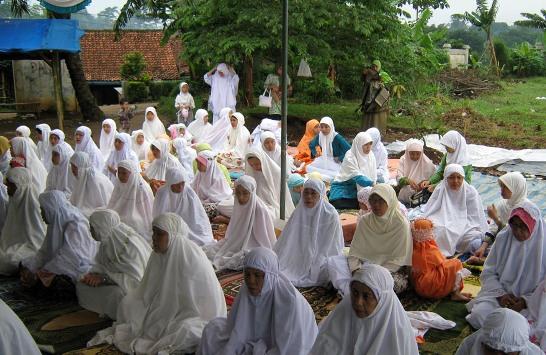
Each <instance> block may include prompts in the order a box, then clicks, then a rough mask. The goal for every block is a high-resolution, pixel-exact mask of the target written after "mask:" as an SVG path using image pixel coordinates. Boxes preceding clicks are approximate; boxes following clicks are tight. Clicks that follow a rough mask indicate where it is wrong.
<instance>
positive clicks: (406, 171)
mask: <svg viewBox="0 0 546 355" xmlns="http://www.w3.org/2000/svg"><path fill="white" fill-rule="evenodd" d="M411 152H420V153H421V156H420V157H419V160H417V161H413V160H411V157H410V153H411ZM435 170H436V167H435V166H434V163H433V162H432V161H431V160H430V159H429V158H428V157H427V156H426V155H425V152H424V151H423V142H421V141H419V140H417V139H414V140H409V141H408V143H406V151H405V152H404V155H403V156H402V157H401V158H400V164H399V165H398V170H397V173H396V179H397V180H398V182H400V179H401V178H407V179H411V180H413V181H414V182H415V183H416V184H420V183H421V182H423V181H425V180H428V178H429V177H430V176H431V175H432V174H434V171H435ZM416 192H417V191H415V190H413V188H412V187H411V186H410V185H409V184H408V185H406V186H404V187H402V188H401V189H400V192H399V193H398V199H399V200H400V201H402V202H405V203H409V202H410V199H411V196H412V195H413V194H414V193H416Z"/></svg>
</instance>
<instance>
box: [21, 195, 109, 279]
mask: <svg viewBox="0 0 546 355" xmlns="http://www.w3.org/2000/svg"><path fill="white" fill-rule="evenodd" d="M39 201H40V207H41V209H42V210H43V214H44V217H45V221H46V223H47V232H46V236H45V239H44V242H43V244H42V246H41V248H40V250H39V251H38V253H37V254H36V256H34V257H31V258H29V259H26V260H25V261H23V265H25V266H26V267H27V268H28V269H30V270H31V271H32V272H36V271H37V270H38V269H40V268H43V269H45V270H47V271H49V272H52V273H54V274H57V275H66V276H69V277H70V278H71V279H72V280H73V281H76V280H77V279H78V277H79V276H80V275H82V274H83V273H85V272H87V271H88V270H89V269H90V268H91V266H92V264H93V262H94V259H95V254H96V252H97V247H98V245H97V242H96V241H95V240H93V238H92V237H91V233H90V231H89V222H88V221H87V218H86V217H85V216H84V215H83V214H82V213H81V212H80V210H78V209H77V208H76V207H74V206H73V205H71V204H70V202H69V201H68V200H67V198H66V196H65V194H63V193H62V192H60V191H56V190H54V191H47V192H44V193H42V194H41V195H40V197H39ZM69 229H70V231H71V232H70V234H69V235H67V231H68V230H69ZM68 237H69V238H70V240H68V239H67V238H68Z"/></svg>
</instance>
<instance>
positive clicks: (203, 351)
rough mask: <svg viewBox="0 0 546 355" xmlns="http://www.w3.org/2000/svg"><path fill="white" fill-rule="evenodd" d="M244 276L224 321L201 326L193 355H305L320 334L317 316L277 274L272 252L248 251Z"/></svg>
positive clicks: (297, 292)
mask: <svg viewBox="0 0 546 355" xmlns="http://www.w3.org/2000/svg"><path fill="white" fill-rule="evenodd" d="M244 274H245V283H244V284H243V286H242V287H241V290H240V291H239V294H238V295H237V298H236V299H235V303H234V304H233V307H232V308H231V310H230V312H229V315H228V317H227V319H226V318H216V319H214V320H212V321H211V322H210V323H209V324H208V325H207V326H206V327H205V330H204V331H203V338H202V339H201V344H200V345H199V350H198V351H197V354H198V355H208V354H223V355H238V354H260V355H262V354H263V355H265V354H278V355H307V354H308V353H309V350H310V349H311V347H312V346H313V342H314V341H315V338H316V336H317V333H318V329H317V325H316V321H315V315H314V314H313V310H312V309H311V306H310V305H309V303H308V302H307V300H306V299H305V298H304V297H303V296H302V295H301V293H300V292H299V291H298V290H296V288H295V287H294V286H292V285H291V284H290V281H289V280H288V279H287V278H286V277H285V276H284V274H283V273H282V272H281V271H280V270H279V261H278V260H277V256H276V255H275V253H274V252H273V251H271V250H269V249H267V248H263V247H257V248H254V249H252V250H251V251H250V252H249V253H248V254H247V255H245V259H244ZM325 354H326V353H325ZM331 354H339V352H332V353H331Z"/></svg>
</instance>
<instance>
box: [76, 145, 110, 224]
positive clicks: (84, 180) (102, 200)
mask: <svg viewBox="0 0 546 355" xmlns="http://www.w3.org/2000/svg"><path fill="white" fill-rule="evenodd" d="M70 164H71V165H72V166H73V167H71V169H72V172H74V167H76V168H77V175H76V174H73V175H74V177H75V181H74V187H73V188H72V194H71V195H70V202H71V203H72V204H73V205H74V206H76V207H77V208H79V209H80V211H81V212H82V213H83V214H84V215H85V216H86V217H88V216H90V215H91V213H93V212H94V211H95V210H96V209H97V208H105V207H106V206H107V205H108V201H110V196H111V195H112V191H113V190H114V185H113V184H112V183H111V182H110V180H109V179H108V178H107V177H106V176H104V174H102V173H101V172H98V171H96V170H95V168H93V167H92V166H91V164H90V163H89V156H88V155H87V153H84V152H76V153H74V155H72V158H70Z"/></svg>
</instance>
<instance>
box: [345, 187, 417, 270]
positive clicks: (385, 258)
mask: <svg viewBox="0 0 546 355" xmlns="http://www.w3.org/2000/svg"><path fill="white" fill-rule="evenodd" d="M374 194H377V195H378V196H379V197H381V198H382V199H383V200H384V201H385V202H386V203H387V206H388V207H387V211H386V212H385V214H384V215H383V216H377V215H375V213H373V212H372V213H368V214H366V215H364V216H363V217H362V219H361V220H360V222H359V223H358V225H357V227H356V231H355V235H354V237H353V241H352V243H351V249H350V251H349V255H350V256H354V257H357V258H358V259H360V260H362V261H364V260H366V261H369V262H371V263H375V264H378V265H383V266H387V265H396V266H398V267H401V266H405V265H411V257H412V253H413V241H412V238H411V231H410V225H409V222H408V220H407V218H406V217H405V216H404V214H403V213H402V211H400V208H399V205H398V199H397V197H396V192H395V191H394V189H393V188H392V186H390V185H388V184H377V185H375V186H374V187H373V189H372V191H371V193H370V196H371V195H374Z"/></svg>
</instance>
